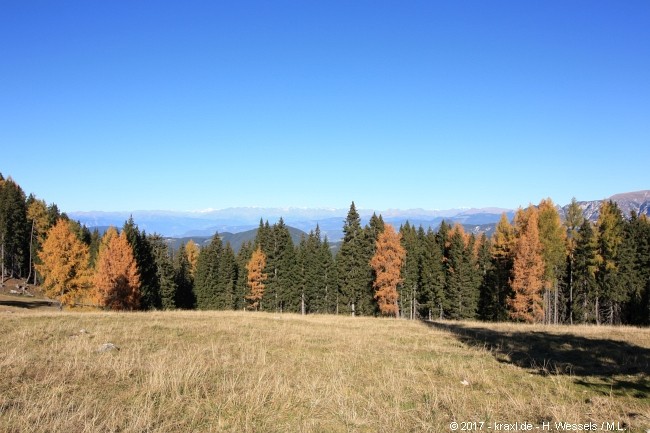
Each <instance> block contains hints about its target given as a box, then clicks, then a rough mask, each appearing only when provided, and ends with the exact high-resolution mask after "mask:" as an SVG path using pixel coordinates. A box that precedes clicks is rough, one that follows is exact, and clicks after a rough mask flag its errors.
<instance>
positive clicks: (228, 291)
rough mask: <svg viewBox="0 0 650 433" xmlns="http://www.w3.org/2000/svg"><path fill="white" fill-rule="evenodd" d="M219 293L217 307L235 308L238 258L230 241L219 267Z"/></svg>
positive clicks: (223, 252)
mask: <svg viewBox="0 0 650 433" xmlns="http://www.w3.org/2000/svg"><path fill="white" fill-rule="evenodd" d="M218 280H219V286H218V293H219V295H220V296H219V298H218V299H217V308H218V309H223V310H232V309H234V308H235V303H236V302H235V284H236V283H237V260H236V258H235V252H234V251H233V249H232V247H231V246H230V242H227V243H226V246H225V247H224V248H223V250H222V252H221V257H220V259H219V269H218Z"/></svg>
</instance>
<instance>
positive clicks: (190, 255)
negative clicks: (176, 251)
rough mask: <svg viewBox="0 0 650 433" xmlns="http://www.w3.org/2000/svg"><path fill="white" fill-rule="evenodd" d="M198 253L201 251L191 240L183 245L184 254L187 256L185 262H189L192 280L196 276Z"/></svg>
mask: <svg viewBox="0 0 650 433" xmlns="http://www.w3.org/2000/svg"><path fill="white" fill-rule="evenodd" d="M200 252H201V249H200V248H199V246H198V245H197V244H196V242H194V241H193V240H192V239H190V240H189V241H188V242H187V243H186V244H185V254H186V255H187V261H188V262H190V275H191V276H192V278H194V277H195V274H196V265H197V263H198V262H199V253H200Z"/></svg>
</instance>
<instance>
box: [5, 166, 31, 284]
mask: <svg viewBox="0 0 650 433" xmlns="http://www.w3.org/2000/svg"><path fill="white" fill-rule="evenodd" d="M29 233H30V230H29V228H28V222H27V205H26V197H25V193H24V192H23V190H22V188H21V187H20V186H19V185H18V184H17V183H16V182H14V181H13V179H12V178H11V177H8V178H7V179H6V180H1V181H0V268H1V269H0V272H1V277H0V283H2V282H4V281H5V278H6V277H16V278H21V277H24V276H27V273H28V268H29Z"/></svg>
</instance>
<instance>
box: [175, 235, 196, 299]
mask: <svg viewBox="0 0 650 433" xmlns="http://www.w3.org/2000/svg"><path fill="white" fill-rule="evenodd" d="M174 272H175V275H176V276H175V281H176V296H175V298H174V304H175V306H176V308H180V309H184V310H188V309H192V308H194V307H195V306H196V296H195V295H194V281H193V279H192V274H191V270H190V262H189V260H188V258H187V250H186V249H185V245H181V247H180V248H179V249H178V251H177V252H176V256H175V260H174Z"/></svg>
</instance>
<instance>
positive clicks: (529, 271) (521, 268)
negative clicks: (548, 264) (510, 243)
mask: <svg viewBox="0 0 650 433" xmlns="http://www.w3.org/2000/svg"><path fill="white" fill-rule="evenodd" d="M515 226H516V229H517V234H518V238H517V241H516V244H515V254H514V261H513V266H512V283H511V284H512V289H513V291H514V296H513V297H512V298H511V299H509V300H508V306H509V308H510V318H512V319H514V320H518V321H523V322H529V323H534V322H541V321H542V320H544V304H543V300H542V292H543V289H544V260H543V258H542V244H541V242H540V239H539V228H538V211H537V209H536V208H535V207H533V206H530V207H528V209H526V210H525V211H524V210H521V209H520V210H519V211H518V212H517V215H516V217H515Z"/></svg>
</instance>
